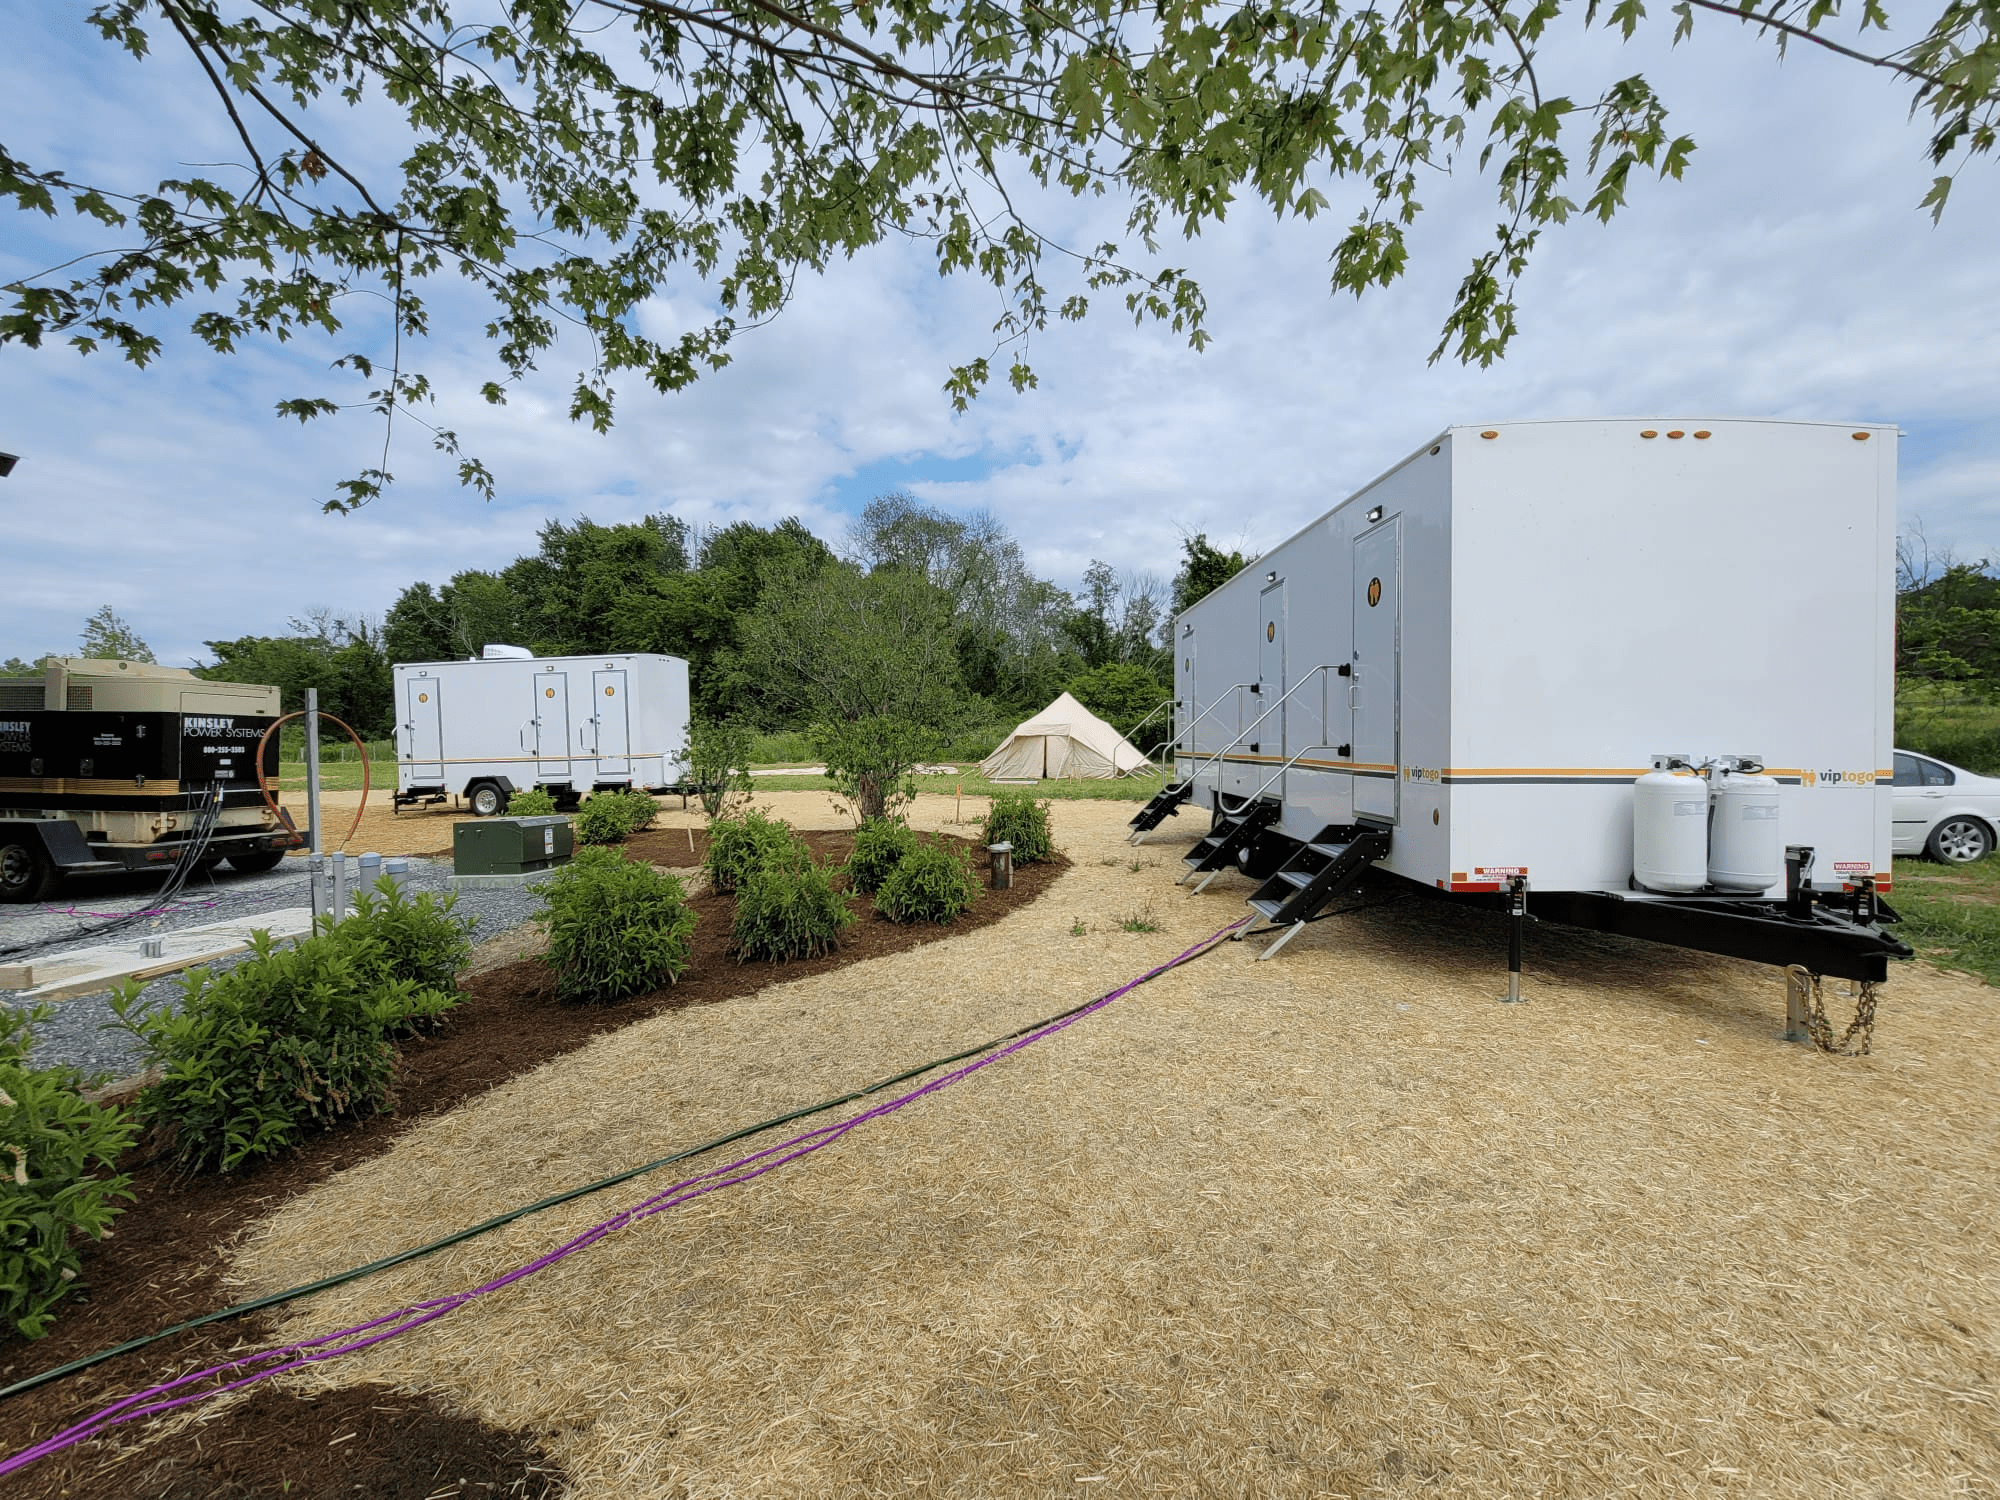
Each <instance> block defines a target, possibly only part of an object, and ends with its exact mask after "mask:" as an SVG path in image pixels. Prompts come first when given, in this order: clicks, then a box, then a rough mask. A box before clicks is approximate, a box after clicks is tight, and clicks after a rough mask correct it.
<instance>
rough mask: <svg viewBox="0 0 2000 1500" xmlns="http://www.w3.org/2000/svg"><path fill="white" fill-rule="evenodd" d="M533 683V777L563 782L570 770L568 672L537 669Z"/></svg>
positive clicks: (538, 779)
mask: <svg viewBox="0 0 2000 1500" xmlns="http://www.w3.org/2000/svg"><path fill="white" fill-rule="evenodd" d="M534 684H535V718H534V723H533V724H532V726H531V727H532V728H533V730H534V732H535V755H536V761H535V779H536V780H537V781H556V782H566V781H568V780H569V779H570V772H569V674H568V673H567V672H537V673H536V674H535V676H534Z"/></svg>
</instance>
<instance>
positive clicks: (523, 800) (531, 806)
mask: <svg viewBox="0 0 2000 1500" xmlns="http://www.w3.org/2000/svg"><path fill="white" fill-rule="evenodd" d="M555 810H556V799H555V796H554V794H553V793H550V792H545V791H543V790H542V789H541V788H540V787H538V786H536V787H530V788H528V790H527V791H525V792H516V793H514V795H513V796H511V797H509V798H508V799H507V816H508V817H510V818H546V817H548V816H549V815H550V814H551V813H553V812H554V811H555Z"/></svg>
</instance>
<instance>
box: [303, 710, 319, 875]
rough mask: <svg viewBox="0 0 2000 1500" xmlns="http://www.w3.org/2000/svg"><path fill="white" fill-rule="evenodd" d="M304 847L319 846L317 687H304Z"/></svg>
mask: <svg viewBox="0 0 2000 1500" xmlns="http://www.w3.org/2000/svg"><path fill="white" fill-rule="evenodd" d="M306 837H307V843H306V847H307V848H308V849H310V850H311V851H312V852H313V853H315V854H318V853H319V852H320V847H319V689H318V688H307V689H306Z"/></svg>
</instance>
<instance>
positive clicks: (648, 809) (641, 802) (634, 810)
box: [614, 786, 660, 833]
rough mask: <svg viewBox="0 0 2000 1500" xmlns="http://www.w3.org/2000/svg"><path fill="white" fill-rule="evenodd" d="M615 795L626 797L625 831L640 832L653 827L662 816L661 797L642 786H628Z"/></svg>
mask: <svg viewBox="0 0 2000 1500" xmlns="http://www.w3.org/2000/svg"><path fill="white" fill-rule="evenodd" d="M614 795H616V796H620V797H623V798H624V799H625V831H626V832H627V833H638V832H640V831H641V830H642V829H646V828H651V827H652V826H653V822H654V820H655V819H656V818H658V817H659V816H660V803H659V799H658V798H656V797H654V795H653V794H652V793H651V792H649V791H647V790H646V789H645V788H644V787H642V786H633V787H627V788H626V789H625V790H624V791H623V792H619V793H615V794H614Z"/></svg>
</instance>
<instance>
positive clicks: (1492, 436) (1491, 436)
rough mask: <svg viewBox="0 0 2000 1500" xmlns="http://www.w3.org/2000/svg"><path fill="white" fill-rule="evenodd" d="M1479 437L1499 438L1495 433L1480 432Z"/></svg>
mask: <svg viewBox="0 0 2000 1500" xmlns="http://www.w3.org/2000/svg"><path fill="white" fill-rule="evenodd" d="M1479 435H1480V436H1481V437H1483V438H1497V437H1498V436H1500V434H1499V433H1497V432H1482V433H1480V434H1479Z"/></svg>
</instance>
